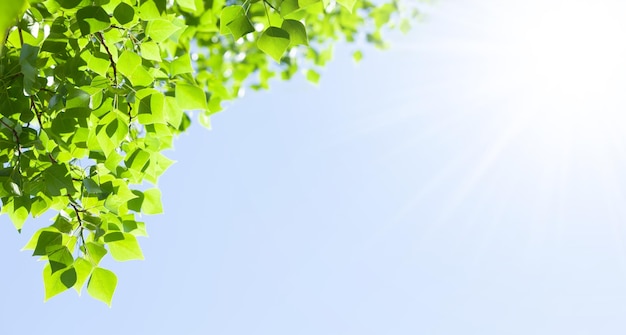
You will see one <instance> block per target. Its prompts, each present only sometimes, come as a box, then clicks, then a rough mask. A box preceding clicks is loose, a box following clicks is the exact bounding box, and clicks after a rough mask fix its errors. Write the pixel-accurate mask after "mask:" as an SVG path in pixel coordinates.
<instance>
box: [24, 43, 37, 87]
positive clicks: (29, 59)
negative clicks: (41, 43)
mask: <svg viewBox="0 0 626 335" xmlns="http://www.w3.org/2000/svg"><path fill="white" fill-rule="evenodd" d="M38 54H39V48H37V47H35V46H32V45H29V44H24V45H23V46H22V50H21V51H20V65H21V68H22V74H23V75H24V78H23V81H24V91H26V93H28V94H29V95H32V94H34V93H37V90H38V87H36V86H37V85H36V83H37V72H38V70H37V64H36V63H37V55H38Z"/></svg>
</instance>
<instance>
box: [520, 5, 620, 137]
mask: <svg viewBox="0 0 626 335" xmlns="http://www.w3.org/2000/svg"><path fill="white" fill-rule="evenodd" d="M530 7H531V8H532V11H529V12H526V13H524V14H522V15H521V20H520V23H519V24H516V25H515V27H516V28H515V29H516V31H514V32H513V37H512V43H511V45H510V50H508V51H509V55H512V59H514V61H513V62H512V63H511V64H509V66H511V67H512V74H511V75H512V77H513V81H514V82H515V84H516V85H515V89H516V90H517V93H518V94H519V97H520V98H521V99H520V108H521V109H523V110H520V111H519V112H520V115H521V116H522V117H523V118H524V119H525V122H527V123H529V124H528V126H530V127H534V128H535V130H536V132H537V133H538V134H540V135H541V136H539V137H537V140H538V141H541V142H542V143H548V144H551V145H553V146H554V145H557V146H570V147H571V146H572V145H574V143H572V140H573V138H578V139H579V138H581V136H582V137H585V138H586V140H587V142H588V141H593V142H595V143H594V144H596V145H601V144H606V143H605V141H607V140H610V139H609V137H611V136H612V134H614V133H618V132H620V133H621V132H624V130H626V126H625V124H626V110H625V107H626V105H625V104H624V101H625V100H624V99H623V98H622V97H623V96H625V94H624V92H626V91H625V90H626V42H625V39H624V31H626V24H625V23H624V20H623V13H624V10H625V9H626V8H625V5H624V4H620V3H619V2H617V1H586V0H579V1H542V2H540V3H538V4H537V5H536V6H530Z"/></svg>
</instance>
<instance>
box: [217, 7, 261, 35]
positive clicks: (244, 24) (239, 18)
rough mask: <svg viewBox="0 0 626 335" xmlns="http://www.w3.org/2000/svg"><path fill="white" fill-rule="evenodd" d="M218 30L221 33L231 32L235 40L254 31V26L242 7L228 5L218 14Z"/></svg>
mask: <svg viewBox="0 0 626 335" xmlns="http://www.w3.org/2000/svg"><path fill="white" fill-rule="evenodd" d="M227 8H228V10H226V9H227ZM220 31H221V32H222V34H227V33H231V34H233V37H234V38H235V40H238V39H239V38H241V37H242V36H244V35H246V34H249V33H251V32H253V31H254V26H253V25H252V22H250V19H249V18H248V16H247V15H246V12H245V11H244V9H243V7H241V6H230V7H226V8H224V10H222V15H221V16H220Z"/></svg>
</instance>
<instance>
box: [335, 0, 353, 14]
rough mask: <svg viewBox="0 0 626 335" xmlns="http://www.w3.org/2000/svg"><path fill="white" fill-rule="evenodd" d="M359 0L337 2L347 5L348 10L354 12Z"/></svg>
mask: <svg viewBox="0 0 626 335" xmlns="http://www.w3.org/2000/svg"><path fill="white" fill-rule="evenodd" d="M356 1H357V0H337V3H338V4H340V5H342V6H343V7H345V8H346V9H347V10H348V11H350V12H352V10H353V9H354V5H355V4H356Z"/></svg>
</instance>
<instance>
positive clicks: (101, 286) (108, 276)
mask: <svg viewBox="0 0 626 335" xmlns="http://www.w3.org/2000/svg"><path fill="white" fill-rule="evenodd" d="M116 286H117V276H116V275H115V274H114V273H113V272H111V271H109V270H106V269H103V268H100V267H96V268H94V269H93V271H92V272H91V277H90V278H89V282H88V283H87V293H89V295H90V296H92V297H94V298H96V299H98V300H100V301H102V302H104V303H105V304H107V305H108V306H109V307H111V300H112V299H113V293H114V292H115V287H116Z"/></svg>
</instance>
